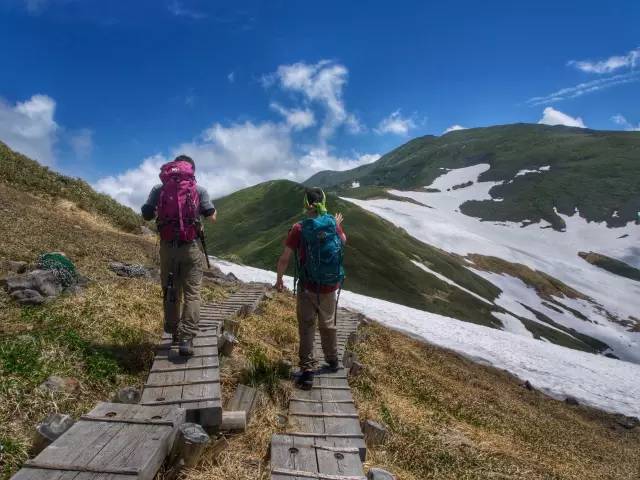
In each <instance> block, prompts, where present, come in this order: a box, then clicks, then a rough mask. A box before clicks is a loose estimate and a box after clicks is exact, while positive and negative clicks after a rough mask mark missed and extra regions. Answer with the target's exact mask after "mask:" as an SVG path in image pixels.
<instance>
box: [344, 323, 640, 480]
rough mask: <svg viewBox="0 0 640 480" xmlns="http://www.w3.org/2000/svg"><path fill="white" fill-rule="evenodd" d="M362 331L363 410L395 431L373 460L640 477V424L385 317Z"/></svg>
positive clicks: (410, 466) (466, 474)
mask: <svg viewBox="0 0 640 480" xmlns="http://www.w3.org/2000/svg"><path fill="white" fill-rule="evenodd" d="M362 332H363V333H364V335H365V336H366V340H365V341H364V342H362V343H359V344H358V346H357V347H356V349H357V351H358V353H359V355H360V357H361V360H362V362H363V363H364V364H365V367H366V373H365V374H364V375H363V376H361V377H359V378H358V379H357V380H355V381H354V382H353V387H354V394H355V396H356V399H357V403H358V407H359V409H360V413H361V417H362V418H373V419H376V420H378V421H380V422H382V423H385V424H387V425H388V426H389V428H390V432H391V434H390V438H389V440H388V442H387V443H386V445H384V446H383V447H379V448H374V449H370V450H369V456H368V463H369V464H375V465H381V466H385V467H387V468H388V469H389V470H391V471H394V472H395V473H396V474H397V475H398V476H399V478H401V479H403V480H422V479H429V478H434V479H435V478H438V479H445V478H446V479H471V478H518V479H525V478H526V479H551V478H553V479H596V478H597V479H629V480H631V479H637V478H640V429H639V428H636V429H635V430H626V429H624V428H622V427H620V426H619V425H617V423H616V422H615V419H614V417H613V416H612V415H608V414H605V413H602V412H599V411H596V410H593V409H590V408H586V407H571V406H568V405H566V404H564V403H562V402H559V401H555V400H552V399H550V398H548V397H546V396H544V395H542V394H541V393H538V392H531V391H528V390H526V389H525V388H523V387H521V386H520V385H519V382H518V381H517V380H516V379H514V378H513V377H512V376H510V375H509V374H507V373H505V372H502V371H499V370H496V369H493V368H489V367H484V366H481V365H477V364H475V363H472V362H470V361H468V360H466V359H463V358H461V357H459V356H458V355H456V354H454V353H451V352H448V351H445V350H442V349H440V348H437V347H433V346H430V345H425V344H422V343H420V342H417V341H415V340H411V339H409V338H408V337H406V336H405V335H402V334H400V333H397V332H393V331H390V330H388V329H386V328H383V327H381V326H379V325H371V326H367V327H365V328H364V329H363V330H362Z"/></svg>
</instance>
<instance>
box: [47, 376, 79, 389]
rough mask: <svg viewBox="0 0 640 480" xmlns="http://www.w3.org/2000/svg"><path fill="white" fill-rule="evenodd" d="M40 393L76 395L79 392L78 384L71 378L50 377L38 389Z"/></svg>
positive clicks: (76, 380)
mask: <svg viewBox="0 0 640 480" xmlns="http://www.w3.org/2000/svg"><path fill="white" fill-rule="evenodd" d="M38 389H39V390H41V391H49V392H66V393H76V392H79V391H80V382H79V381H78V379H76V378H73V377H59V376H57V375H51V376H50V377H49V378H47V379H46V380H45V381H44V382H43V383H42V384H40V386H39V387H38Z"/></svg>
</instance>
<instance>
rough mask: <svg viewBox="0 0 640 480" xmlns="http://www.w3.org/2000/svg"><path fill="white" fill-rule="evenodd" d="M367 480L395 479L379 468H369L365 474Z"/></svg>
mask: <svg viewBox="0 0 640 480" xmlns="http://www.w3.org/2000/svg"><path fill="white" fill-rule="evenodd" d="M367 480H397V477H396V476H395V475H394V474H392V473H390V472H387V471H386V470H383V469H381V468H370V469H369V471H368V472H367Z"/></svg>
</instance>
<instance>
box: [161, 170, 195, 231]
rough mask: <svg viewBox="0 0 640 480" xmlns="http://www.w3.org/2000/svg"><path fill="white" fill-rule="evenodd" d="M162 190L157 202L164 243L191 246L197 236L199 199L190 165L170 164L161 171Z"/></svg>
mask: <svg viewBox="0 0 640 480" xmlns="http://www.w3.org/2000/svg"><path fill="white" fill-rule="evenodd" d="M160 180H162V190H160V198H159V199H158V205H157V207H158V210H157V212H158V230H159V231H160V238H161V239H162V240H181V241H183V242H190V241H192V240H195V239H196V238H197V236H198V230H197V227H196V223H197V221H198V219H199V217H200V195H199V194H198V189H197V188H196V177H195V175H194V171H193V166H192V165H191V164H190V163H189V162H182V161H179V162H169V163H166V164H164V165H163V166H162V168H161V169H160Z"/></svg>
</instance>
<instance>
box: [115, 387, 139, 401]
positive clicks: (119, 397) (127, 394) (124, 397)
mask: <svg viewBox="0 0 640 480" xmlns="http://www.w3.org/2000/svg"><path fill="white" fill-rule="evenodd" d="M141 395H142V394H141V392H140V390H138V389H137V388H135V387H124V388H121V389H120V390H118V393H116V401H118V402H120V403H130V404H135V403H138V402H139V401H140V397H141Z"/></svg>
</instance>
